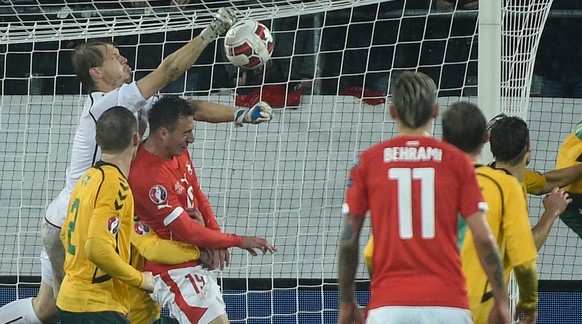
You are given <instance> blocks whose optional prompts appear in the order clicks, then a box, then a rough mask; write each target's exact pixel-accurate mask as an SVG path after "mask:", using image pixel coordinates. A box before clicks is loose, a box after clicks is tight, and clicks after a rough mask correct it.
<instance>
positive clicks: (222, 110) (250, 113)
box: [189, 100, 273, 126]
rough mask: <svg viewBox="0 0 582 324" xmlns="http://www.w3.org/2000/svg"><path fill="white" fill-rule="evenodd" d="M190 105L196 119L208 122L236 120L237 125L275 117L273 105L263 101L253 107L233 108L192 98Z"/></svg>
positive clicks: (258, 122) (264, 120)
mask: <svg viewBox="0 0 582 324" xmlns="http://www.w3.org/2000/svg"><path fill="white" fill-rule="evenodd" d="M189 103H190V106H191V107H192V109H193V110H194V119H195V120H197V121H204V122H208V123H224V122H234V123H235V124H236V125H237V126H242V124H243V123H248V124H260V123H262V122H268V121H270V120H271V119H272V118H273V109H272V108H271V106H270V105H269V104H268V103H266V102H264V101H261V102H259V103H257V104H256V105H255V106H254V107H253V108H250V109H246V108H239V109H236V108H233V107H230V106H226V105H223V104H219V103H214V102H209V101H201V100H190V101H189Z"/></svg>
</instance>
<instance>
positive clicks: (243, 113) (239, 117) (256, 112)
mask: <svg viewBox="0 0 582 324" xmlns="http://www.w3.org/2000/svg"><path fill="white" fill-rule="evenodd" d="M272 118H273V109H272V108H271V106H270V105H269V104H268V103H266V102H264V101H259V102H258V103H257V104H256V105H255V106H254V107H253V108H251V109H246V108H241V109H239V110H237V111H236V112H235V113H234V123H235V125H237V126H242V124H243V123H248V124H260V123H264V122H268V121H270V120H271V119H272Z"/></svg>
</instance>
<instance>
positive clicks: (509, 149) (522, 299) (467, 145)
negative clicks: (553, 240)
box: [443, 102, 538, 324]
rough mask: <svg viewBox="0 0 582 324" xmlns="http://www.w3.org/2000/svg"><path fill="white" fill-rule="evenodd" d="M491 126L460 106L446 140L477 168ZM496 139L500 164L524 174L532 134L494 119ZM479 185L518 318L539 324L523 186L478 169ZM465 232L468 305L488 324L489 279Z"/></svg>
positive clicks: (515, 121) (448, 116)
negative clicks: (512, 281)
mask: <svg viewBox="0 0 582 324" xmlns="http://www.w3.org/2000/svg"><path fill="white" fill-rule="evenodd" d="M486 125H487V122H486V120H485V116H483V113H482V112H481V110H479V108H478V107H477V106H475V105H474V104H471V103H466V102H459V103H456V104H453V105H452V106H451V107H450V108H449V109H448V110H447V111H446V112H445V113H444V115H443V139H444V140H445V141H447V142H449V143H451V144H453V145H455V146H457V147H459V148H460V149H462V150H463V151H465V152H467V154H469V156H470V157H471V159H472V160H473V161H474V162H475V163H476V164H477V163H479V160H480V155H481V150H482V148H483V144H484V142H485V141H486V139H487V126H486ZM490 132H491V137H492V138H505V139H506V140H505V142H504V143H503V146H495V145H493V144H492V146H491V150H492V152H493V155H494V156H495V157H496V159H497V161H498V162H499V164H509V165H511V166H513V167H514V168H520V169H521V170H522V172H523V170H525V166H526V164H527V160H528V155H529V154H530V152H529V149H528V148H529V131H528V129H527V125H526V123H525V122H524V121H523V120H521V119H519V118H517V117H505V118H499V119H496V120H495V122H494V123H493V124H492V125H491V128H490ZM476 171H477V179H478V181H479V185H480V186H481V189H482V192H483V196H484V197H485V201H486V202H487V205H489V211H488V212H487V222H488V223H489V226H490V227H491V231H492V232H493V235H494V236H495V238H496V241H497V244H498V245H499V250H500V252H501V254H502V257H503V260H504V276H505V281H506V282H508V281H509V275H510V273H511V271H512V270H514V272H515V277H516V279H517V282H518V285H519V291H520V296H519V303H518V305H517V312H523V313H524V315H525V322H526V323H530V322H531V323H534V322H535V320H536V318H537V312H536V310H537V302H538V292H537V273H536V259H537V249H536V246H535V243H534V239H533V235H532V231H531V230H530V223H529V217H528V209H527V199H526V193H525V190H524V188H523V187H522V185H521V184H520V182H519V181H518V180H517V179H516V178H515V177H514V176H513V175H512V174H511V173H509V172H508V171H506V170H504V169H498V168H493V167H490V166H484V165H478V164H477V165H476ZM472 240H473V237H472V234H471V232H470V231H467V233H466V236H465V242H464V243H463V245H462V248H461V259H462V261H463V272H464V273H465V276H466V278H467V291H468V294H469V304H470V307H471V313H472V314H473V319H474V321H475V323H478V324H479V323H487V320H488V317H489V313H490V312H491V309H492V308H493V301H492V292H491V287H490V286H489V283H488V280H487V277H486V276H485V273H484V272H483V270H481V268H480V267H479V257H478V255H477V251H476V250H475V248H474V244H469V242H472Z"/></svg>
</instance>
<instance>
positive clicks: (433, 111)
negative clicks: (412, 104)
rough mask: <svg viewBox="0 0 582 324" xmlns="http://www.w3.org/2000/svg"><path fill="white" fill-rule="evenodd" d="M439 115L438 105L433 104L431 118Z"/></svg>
mask: <svg viewBox="0 0 582 324" xmlns="http://www.w3.org/2000/svg"><path fill="white" fill-rule="evenodd" d="M438 115H439V105H438V104H435V105H434V107H433V108H432V118H436V117H437V116H438Z"/></svg>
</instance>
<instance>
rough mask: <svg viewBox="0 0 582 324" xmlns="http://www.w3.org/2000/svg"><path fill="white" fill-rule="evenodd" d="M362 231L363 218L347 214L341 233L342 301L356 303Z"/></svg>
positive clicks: (340, 270) (340, 271)
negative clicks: (355, 286)
mask: <svg viewBox="0 0 582 324" xmlns="http://www.w3.org/2000/svg"><path fill="white" fill-rule="evenodd" d="M361 229H362V218H361V217H357V216H355V215H353V214H350V213H348V214H345V216H344V220H343V224H342V228H341V233H340V246H339V257H338V275H339V291H340V301H341V302H344V303H353V302H354V280H355V276H356V269H357V265H358V252H359V251H358V250H359V246H358V242H359V239H360V231H361Z"/></svg>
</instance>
